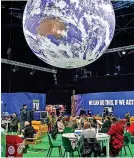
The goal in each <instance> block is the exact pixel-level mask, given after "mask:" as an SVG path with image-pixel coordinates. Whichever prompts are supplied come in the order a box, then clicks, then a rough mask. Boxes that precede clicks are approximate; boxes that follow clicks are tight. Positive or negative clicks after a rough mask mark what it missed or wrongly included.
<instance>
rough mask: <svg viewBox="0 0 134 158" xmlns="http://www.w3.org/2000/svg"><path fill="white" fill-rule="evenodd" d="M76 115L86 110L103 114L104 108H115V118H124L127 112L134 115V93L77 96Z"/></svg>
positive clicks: (103, 93)
mask: <svg viewBox="0 0 134 158" xmlns="http://www.w3.org/2000/svg"><path fill="white" fill-rule="evenodd" d="M74 97H75V104H76V105H75V106H76V115H79V114H80V111H81V110H82V109H83V108H85V109H86V111H87V110H88V109H91V111H92V114H102V112H103V110H104V107H113V113H114V115H115V116H118V117H121V118H123V117H124V115H125V113H126V112H130V114H131V115H133V114H134V91H126V92H102V93H87V94H78V95H75V96H74Z"/></svg>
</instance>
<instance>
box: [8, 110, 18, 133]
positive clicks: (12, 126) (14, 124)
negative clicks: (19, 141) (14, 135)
mask: <svg viewBox="0 0 134 158" xmlns="http://www.w3.org/2000/svg"><path fill="white" fill-rule="evenodd" d="M18 123H19V119H18V117H17V115H16V113H15V112H14V113H13V118H12V119H11V123H10V130H11V132H17V130H18Z"/></svg>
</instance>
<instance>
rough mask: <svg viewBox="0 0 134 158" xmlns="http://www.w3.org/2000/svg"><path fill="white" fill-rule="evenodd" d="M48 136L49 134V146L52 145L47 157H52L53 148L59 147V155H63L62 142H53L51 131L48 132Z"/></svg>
mask: <svg viewBox="0 0 134 158" xmlns="http://www.w3.org/2000/svg"><path fill="white" fill-rule="evenodd" d="M47 136H48V141H49V146H50V147H49V150H48V153H47V157H51V153H52V150H53V148H58V149H59V157H62V149H61V144H59V143H56V142H53V141H52V139H51V136H50V135H49V133H47Z"/></svg>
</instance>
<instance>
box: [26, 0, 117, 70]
mask: <svg viewBox="0 0 134 158" xmlns="http://www.w3.org/2000/svg"><path fill="white" fill-rule="evenodd" d="M114 30H115V14H114V10H113V7H112V4H111V2H110V0H28V2H27V4H26V7H25V10H24V14H23V31H24V35H25V38H26V41H27V43H28V45H29V47H30V48H31V50H32V51H33V53H34V54H35V55H36V56H38V57H39V58H40V59H41V60H43V61H44V62H46V63H48V64H50V65H53V66H56V67H59V68H67V69H69V68H70V69H71V68H78V67H83V66H86V65H88V64H90V63H92V62H93V61H95V60H97V59H98V58H99V57H100V56H101V55H102V54H103V53H104V52H105V51H106V49H107V48H108V46H109V44H110V42H111V40H112V38H113V35H114Z"/></svg>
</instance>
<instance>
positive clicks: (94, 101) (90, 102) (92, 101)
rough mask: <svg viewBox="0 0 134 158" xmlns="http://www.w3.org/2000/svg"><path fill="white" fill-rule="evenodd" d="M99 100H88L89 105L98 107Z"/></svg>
mask: <svg viewBox="0 0 134 158" xmlns="http://www.w3.org/2000/svg"><path fill="white" fill-rule="evenodd" d="M99 104H100V102H99V100H89V105H99Z"/></svg>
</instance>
